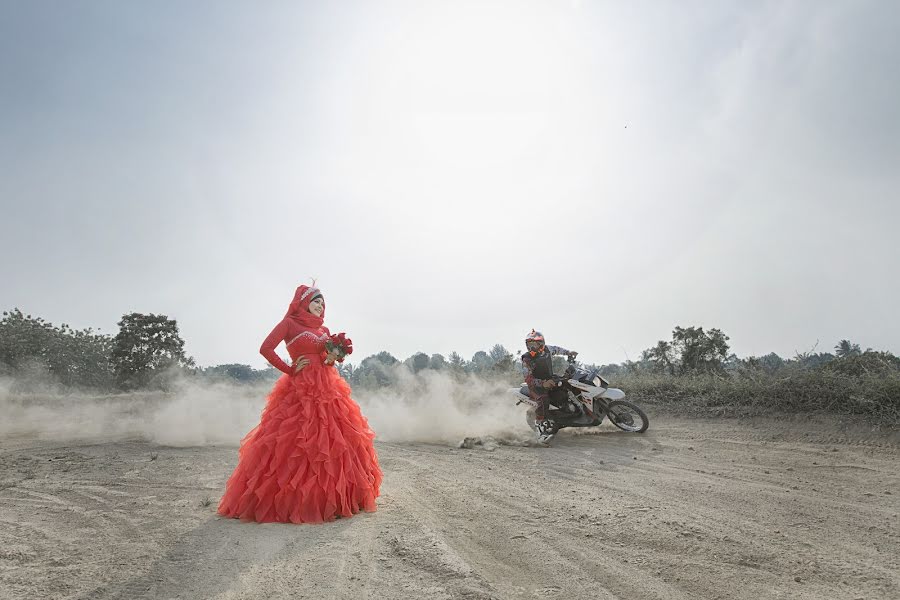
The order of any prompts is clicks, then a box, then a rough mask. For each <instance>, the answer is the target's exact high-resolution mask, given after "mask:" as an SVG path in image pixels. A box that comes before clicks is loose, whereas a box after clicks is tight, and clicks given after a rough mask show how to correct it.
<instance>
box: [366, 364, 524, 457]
mask: <svg viewBox="0 0 900 600" xmlns="http://www.w3.org/2000/svg"><path fill="white" fill-rule="evenodd" d="M393 376H394V378H395V381H396V383H395V384H394V385H392V386H390V387H386V388H380V389H377V390H358V391H356V392H355V393H354V396H355V398H356V400H357V401H358V402H359V404H360V407H361V408H362V411H363V414H364V415H365V416H366V417H367V418H368V419H369V424H370V425H371V426H372V429H374V430H375V433H376V435H377V436H378V439H381V440H384V441H404V442H437V443H443V442H451V443H452V442H459V441H460V440H461V439H462V438H464V437H468V436H491V437H494V438H497V439H502V440H507V441H516V440H521V439H524V438H527V437H529V436H530V435H531V431H530V430H529V429H528V427H527V425H526V424H525V409H524V408H523V407H522V406H516V405H515V399H514V398H513V397H512V396H511V395H510V394H509V393H508V391H507V390H508V389H509V388H510V387H511V386H510V384H509V382H504V381H489V380H484V379H481V378H478V377H474V376H471V375H467V376H465V377H463V378H462V379H457V378H456V377H454V376H453V375H452V374H450V373H448V372H446V371H432V370H423V371H420V372H419V373H417V374H415V375H414V374H413V373H411V372H410V371H409V369H406V368H405V367H402V366H397V367H395V369H394V373H393Z"/></svg>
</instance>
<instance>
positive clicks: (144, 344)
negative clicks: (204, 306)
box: [112, 313, 194, 389]
mask: <svg viewBox="0 0 900 600" xmlns="http://www.w3.org/2000/svg"><path fill="white" fill-rule="evenodd" d="M112 363H113V367H114V369H115V373H116V381H117V382H118V384H119V387H121V388H122V389H138V388H142V387H165V386H166V384H167V379H168V377H167V375H168V374H169V373H171V371H172V370H173V369H186V368H192V367H193V366H194V361H193V359H191V358H189V357H187V356H185V354H184V340H182V339H181V336H180V335H179V333H178V323H177V322H176V321H175V319H169V318H168V317H167V316H166V315H153V314H149V315H145V314H141V313H131V314H127V315H123V316H122V320H121V321H119V333H118V334H117V335H116V337H115V338H114V339H113V351H112Z"/></svg>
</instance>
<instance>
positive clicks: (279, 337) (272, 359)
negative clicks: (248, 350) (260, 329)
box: [259, 321, 291, 375]
mask: <svg viewBox="0 0 900 600" xmlns="http://www.w3.org/2000/svg"><path fill="white" fill-rule="evenodd" d="M287 330H288V326H287V323H286V322H284V321H282V322H281V323H279V324H278V325H276V326H275V329H273V330H272V332H271V333H270V334H269V335H268V336H267V337H266V339H265V340H263V343H262V346H260V347H259V353H260V354H262V355H263V356H264V357H265V358H266V360H267V361H269V364H271V365H272V366H273V367H275V368H276V369H278V370H279V371H281V372H282V373H286V374H288V375H290V374H291V368H290V367H289V366H288V364H287V363H286V362H284V361H283V360H281V357H279V356H278V354H276V353H275V348H277V347H278V344H280V343H281V342H283V341H284V338H285V336H286V334H287Z"/></svg>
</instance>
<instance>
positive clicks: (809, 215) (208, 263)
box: [0, 0, 900, 367]
mask: <svg viewBox="0 0 900 600" xmlns="http://www.w3.org/2000/svg"><path fill="white" fill-rule="evenodd" d="M897 31H900V4H897V3H895V2H891V1H881V2H875V1H869V2H866V1H853V2H850V1H807V2H799V1H798V2H752V3H750V2H713V1H708V2H641V3H626V2H588V1H582V2H569V3H563V2H518V1H513V0H509V1H507V2H452V3H451V2H418V1H407V2H340V3H298V2H283V3H274V2H266V3H258V2H244V3H228V2H208V3H200V2H192V3H179V2H128V3H125V2H112V1H110V2H69V3H59V2H24V1H23V2H11V1H6V0H2V1H0V82H2V85H0V252H2V255H3V257H4V260H3V261H2V262H0V282H2V286H0V306H2V307H3V308H4V309H5V308H12V307H14V306H18V307H20V308H22V309H23V310H26V311H28V312H31V313H34V314H37V315H41V316H43V317H45V318H47V319H49V320H51V321H53V322H67V323H70V324H71V325H73V326H76V327H87V326H94V327H97V326H99V327H102V328H103V329H104V330H106V331H110V332H113V331H114V330H115V323H116V321H117V320H118V318H119V316H120V315H121V314H123V313H125V312H130V311H142V312H157V313H165V314H168V315H169V316H171V317H174V318H177V319H178V321H179V324H180V327H181V329H182V334H183V336H184V337H185V339H186V341H187V345H188V351H189V352H190V353H191V354H193V355H194V356H195V358H196V359H197V360H198V362H200V363H201V364H204V365H210V364H217V363H223V362H244V363H250V364H253V365H254V366H257V367H259V366H262V359H261V357H259V356H258V354H257V353H256V351H257V348H258V346H259V342H260V341H261V340H262V338H263V337H264V336H265V334H266V333H268V331H269V329H270V327H271V326H272V325H274V324H275V322H277V321H278V319H279V318H280V317H281V315H282V314H283V311H284V308H285V307H286V304H287V302H288V301H289V299H290V297H291V294H292V290H293V288H294V287H295V286H296V285H297V284H299V283H303V282H305V281H306V278H308V277H310V276H315V277H318V278H319V282H320V284H321V286H322V288H323V290H324V291H325V294H326V298H327V300H328V304H329V306H328V322H329V324H330V325H331V327H332V329H333V330H346V331H348V332H349V333H350V335H351V337H353V338H354V340H355V342H356V347H357V351H358V352H359V355H358V356H356V357H355V358H356V359H357V360H358V359H360V358H363V357H364V356H365V355H367V354H370V353H373V352H376V351H378V350H382V349H387V350H389V351H391V352H392V353H394V354H395V355H397V356H398V357H400V358H403V357H406V356H408V355H410V354H412V353H413V352H415V351H418V350H424V351H426V352H442V353H445V354H446V353H448V352H449V351H451V350H457V351H459V352H461V353H462V354H464V355H466V356H471V354H472V353H473V352H474V351H475V350H478V349H482V348H487V347H489V346H490V345H492V344H494V343H497V342H500V343H503V344H505V345H506V346H507V347H509V348H510V349H514V350H515V349H519V348H520V347H521V345H522V344H521V341H520V340H521V338H522V336H523V335H524V333H525V332H527V331H528V330H529V329H530V328H531V327H537V328H539V329H542V330H543V331H544V333H545V334H546V335H547V337H548V340H549V341H550V342H551V343H557V344H560V345H564V346H567V347H571V348H573V349H576V350H579V351H580V352H581V353H582V357H583V358H584V359H586V360H589V361H595V362H613V361H615V362H619V361H621V360H624V359H625V357H626V353H627V355H628V356H630V357H631V358H636V357H637V355H638V354H639V353H640V351H641V350H642V349H644V348H646V347H649V346H651V345H653V344H654V343H655V341H656V340H658V339H661V338H668V336H669V333H670V331H671V329H672V327H673V326H675V325H683V326H688V325H703V326H706V327H719V328H721V329H723V330H724V331H725V332H726V333H727V334H729V335H730V336H731V338H732V340H731V341H732V345H733V349H734V350H735V351H736V352H737V353H738V354H740V355H742V356H746V355H750V354H761V353H766V352H769V351H776V352H778V353H780V354H782V355H792V354H793V353H794V351H795V350H807V349H809V348H811V347H812V346H813V345H814V344H816V341H817V340H819V346H818V349H819V350H830V349H831V347H832V346H833V345H834V344H835V343H836V342H837V341H838V340H839V339H841V338H851V339H853V340H854V341H856V342H858V343H860V344H861V345H863V346H864V347H866V346H872V347H875V348H879V349H889V350H893V351H894V352H898V351H900V322H898V320H897V318H896V308H895V306H896V305H897V297H898V295H900V277H898V276H897V271H898V268H897V265H898V263H900V242H898V241H897V236H896V233H895V229H896V227H897V224H898V221H900V219H898V217H900V194H898V191H900V114H898V112H900V111H898V108H897V107H898V106H900V38H898V37H897V35H896V32H897Z"/></svg>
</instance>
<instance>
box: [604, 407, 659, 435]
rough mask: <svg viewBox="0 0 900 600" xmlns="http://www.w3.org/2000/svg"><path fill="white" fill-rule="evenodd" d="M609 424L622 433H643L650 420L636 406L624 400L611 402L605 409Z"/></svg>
mask: <svg viewBox="0 0 900 600" xmlns="http://www.w3.org/2000/svg"><path fill="white" fill-rule="evenodd" d="M606 414H607V416H608V417H609V421H610V423H612V424H613V425H615V426H616V427H618V428H619V429H621V430H622V431H630V432H632V433H644V432H645V431H647V428H648V427H649V426H650V419H648V418H647V415H646V414H644V411H642V410H641V409H640V408H639V407H638V406H636V405H634V404H632V403H631V402H626V401H625V400H613V401H612V402H610V403H609V404H608V405H607V407H606Z"/></svg>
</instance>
